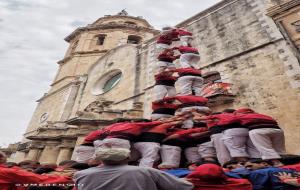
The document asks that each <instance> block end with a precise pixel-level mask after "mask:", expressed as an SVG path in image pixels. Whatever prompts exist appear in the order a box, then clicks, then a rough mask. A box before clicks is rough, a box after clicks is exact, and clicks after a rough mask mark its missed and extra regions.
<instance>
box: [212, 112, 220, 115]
mask: <svg viewBox="0 0 300 190" xmlns="http://www.w3.org/2000/svg"><path fill="white" fill-rule="evenodd" d="M221 113H222V112H214V113H212V114H211V115H217V114H221Z"/></svg>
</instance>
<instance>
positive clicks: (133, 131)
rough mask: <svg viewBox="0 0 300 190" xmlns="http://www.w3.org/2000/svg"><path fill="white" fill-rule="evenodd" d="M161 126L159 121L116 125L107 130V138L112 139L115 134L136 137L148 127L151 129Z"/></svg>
mask: <svg viewBox="0 0 300 190" xmlns="http://www.w3.org/2000/svg"><path fill="white" fill-rule="evenodd" d="M159 124H161V122H160V121H153V122H140V123H124V124H123V125H117V126H114V127H110V128H109V133H110V135H109V136H108V137H113V136H114V135H116V134H123V135H125V134H128V135H132V136H138V135H140V134H141V133H142V131H143V129H147V128H148V127H153V126H155V125H159Z"/></svg>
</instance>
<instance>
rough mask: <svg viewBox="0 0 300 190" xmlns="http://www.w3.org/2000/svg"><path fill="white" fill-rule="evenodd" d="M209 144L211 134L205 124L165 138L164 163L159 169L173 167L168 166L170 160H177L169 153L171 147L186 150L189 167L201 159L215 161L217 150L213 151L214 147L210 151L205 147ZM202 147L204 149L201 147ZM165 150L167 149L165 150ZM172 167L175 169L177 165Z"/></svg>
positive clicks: (163, 148) (163, 147)
mask: <svg viewBox="0 0 300 190" xmlns="http://www.w3.org/2000/svg"><path fill="white" fill-rule="evenodd" d="M207 142H210V134H209V131H208V129H207V127H206V125H205V124H204V125H202V126H199V127H198V128H193V129H186V130H181V131H178V132H175V133H173V134H172V135H170V136H168V137H167V138H165V139H164V141H163V146H162V150H161V152H162V161H163V162H162V164H160V166H159V167H160V168H168V167H170V166H172V165H170V164H168V163H169V160H177V158H176V157H178V156H176V155H175V154H171V153H169V152H171V151H169V150H171V149H170V147H171V146H177V147H178V148H177V149H179V148H180V150H184V155H185V157H186V159H187V161H188V164H189V165H191V164H195V163H196V162H199V161H200V160H201V159H203V160H210V161H214V158H215V150H214V149H213V147H210V149H208V147H207V146H206V145H205V144H206V143H207ZM202 145H203V147H201V146H202ZM200 147H201V148H200ZM204 147H205V148H204ZM165 148H167V149H166V150H165ZM174 149H175V147H174ZM176 153H178V152H176ZM163 155H166V158H165V159H163V157H164V156H163ZM170 155H174V157H171V156H170ZM179 157H180V156H179ZM178 164H179V163H177V165H178ZM177 165H176V166H177ZM172 167H175V164H174V166H172Z"/></svg>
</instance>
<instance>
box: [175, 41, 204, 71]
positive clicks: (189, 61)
mask: <svg viewBox="0 0 300 190" xmlns="http://www.w3.org/2000/svg"><path fill="white" fill-rule="evenodd" d="M173 49H174V50H175V49H176V50H178V51H179V52H180V53H181V56H180V59H179V61H180V66H181V68H191V67H192V68H193V67H197V66H198V62H199V61H200V55H199V51H198V49H197V48H194V47H190V46H179V47H174V48H173Z"/></svg>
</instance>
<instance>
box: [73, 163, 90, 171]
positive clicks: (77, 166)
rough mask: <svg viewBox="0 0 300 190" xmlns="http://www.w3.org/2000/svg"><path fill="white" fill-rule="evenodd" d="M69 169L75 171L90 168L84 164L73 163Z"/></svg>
mask: <svg viewBox="0 0 300 190" xmlns="http://www.w3.org/2000/svg"><path fill="white" fill-rule="evenodd" d="M71 168H73V169H75V170H85V169H88V168H90V166H89V165H88V164H86V163H75V164H73V165H72V166H71Z"/></svg>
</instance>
